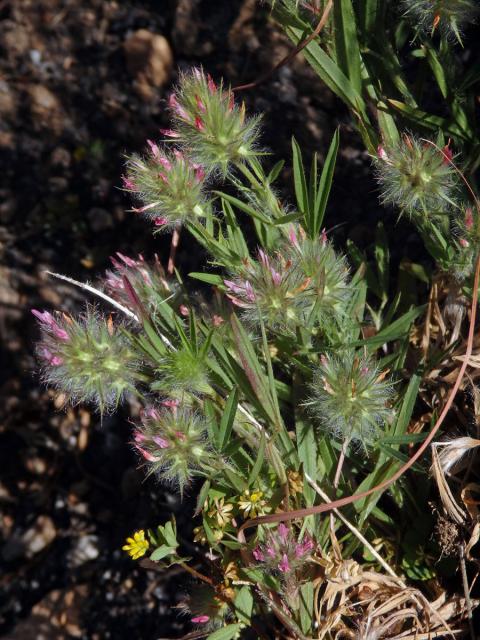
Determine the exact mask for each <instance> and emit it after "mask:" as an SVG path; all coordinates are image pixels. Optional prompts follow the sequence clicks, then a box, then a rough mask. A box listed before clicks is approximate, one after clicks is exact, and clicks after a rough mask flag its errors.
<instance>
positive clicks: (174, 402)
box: [160, 398, 180, 409]
mask: <svg viewBox="0 0 480 640" xmlns="http://www.w3.org/2000/svg"><path fill="white" fill-rule="evenodd" d="M160 404H161V405H163V406H164V407H168V408H169V409H176V408H177V407H178V406H179V405H180V400H174V399H173V398H170V399H167V400H162V402H161V403H160Z"/></svg>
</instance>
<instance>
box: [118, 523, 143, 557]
mask: <svg viewBox="0 0 480 640" xmlns="http://www.w3.org/2000/svg"><path fill="white" fill-rule="evenodd" d="M149 546H150V544H149V542H148V540H145V531H144V530H143V529H140V531H135V533H134V534H133V538H127V544H125V545H123V547H122V549H123V550H124V551H126V552H127V553H128V555H129V556H130V557H131V558H132V560H138V558H141V557H142V556H144V555H145V554H146V553H147V549H148V547H149Z"/></svg>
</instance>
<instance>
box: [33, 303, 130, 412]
mask: <svg viewBox="0 0 480 640" xmlns="http://www.w3.org/2000/svg"><path fill="white" fill-rule="evenodd" d="M32 313H33V314H34V315H35V316H36V317H37V318H38V320H39V324H40V327H41V331H42V337H41V341H40V342H39V344H38V347H37V353H38V355H39V357H40V359H41V360H42V364H43V377H44V380H45V381H46V383H47V384H48V385H49V386H52V387H54V388H56V389H58V390H60V391H62V392H64V393H66V394H67V396H68V397H69V399H70V400H71V401H72V402H74V403H77V402H88V403H92V404H95V405H97V406H98V408H99V410H100V411H101V413H104V412H107V411H111V410H113V409H115V408H116V407H117V405H118V403H119V402H120V400H122V398H123V397H124V395H125V394H126V393H127V392H130V391H134V390H135V384H136V382H137V380H138V378H139V374H138V372H137V369H138V367H139V363H138V360H137V359H136V357H135V355H134V353H133V351H132V349H131V348H130V346H129V344H128V341H127V339H126V338H125V336H124V335H123V334H122V333H121V332H120V331H119V330H118V329H117V328H115V327H114V326H113V323H112V321H111V318H109V319H108V320H106V319H104V318H102V317H100V316H98V314H96V313H95V312H94V311H93V310H92V309H91V308H88V309H87V310H86V312H85V313H84V314H83V315H82V316H81V317H80V318H70V317H69V316H66V315H64V314H62V315H59V314H58V315H56V316H55V317H54V316H52V314H50V313H49V312H48V311H43V312H40V311H37V310H36V309H34V310H33V311H32Z"/></svg>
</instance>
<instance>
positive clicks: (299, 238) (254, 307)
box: [224, 227, 350, 331]
mask: <svg viewBox="0 0 480 640" xmlns="http://www.w3.org/2000/svg"><path fill="white" fill-rule="evenodd" d="M224 285H225V287H226V289H227V296H228V297H229V298H230V299H231V300H232V302H233V303H234V304H235V305H236V306H238V307H240V309H241V310H242V316H243V318H244V319H245V320H246V322H247V323H249V324H251V325H252V326H255V324H258V320H259V315H260V317H261V318H262V320H263V322H264V323H265V326H266V327H268V328H269V329H271V330H279V331H285V330H287V331H293V330H295V328H296V327H298V326H304V325H305V324H306V323H307V322H308V321H309V320H310V319H311V315H312V313H314V319H315V321H317V322H318V323H321V322H322V320H325V319H327V318H330V317H332V316H335V315H337V314H338V315H342V313H343V305H344V302H345V301H346V300H347V299H348V297H349V295H350V289H349V285H348V268H347V265H346V261H345V258H344V257H343V256H339V255H337V254H336V253H335V251H334V250H333V248H332V246H331V244H330V243H329V242H328V241H327V240H326V238H322V239H319V240H317V241H313V240H310V239H308V238H306V237H305V234H304V233H302V232H301V231H300V230H299V229H295V228H293V227H292V229H291V232H290V239H289V241H288V242H285V243H283V244H282V245H281V247H280V248H279V250H278V251H277V252H276V253H275V254H274V255H268V254H266V253H265V252H264V251H263V250H262V249H259V250H258V258H257V260H253V259H247V260H244V261H243V263H242V265H241V266H240V268H238V269H237V271H236V273H235V275H234V276H233V275H232V277H231V278H229V279H226V280H224ZM312 324H313V323H312Z"/></svg>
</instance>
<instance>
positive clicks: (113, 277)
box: [103, 251, 178, 312]
mask: <svg viewBox="0 0 480 640" xmlns="http://www.w3.org/2000/svg"><path fill="white" fill-rule="evenodd" d="M110 260H111V261H112V265H113V268H112V269H108V270H107V271H106V272H105V278H104V280H103V286H104V288H105V290H106V292H107V293H108V295H110V296H111V297H112V298H113V299H114V300H117V301H118V302H120V304H122V305H123V306H125V307H127V308H130V309H132V300H131V296H129V295H128V293H127V291H126V289H125V280H124V278H125V277H127V278H128V281H129V282H130V284H131V285H132V288H133V289H134V291H135V293H136V294H137V296H138V298H139V299H140V301H141V302H142V304H143V306H144V307H145V308H146V309H149V310H150V311H151V312H154V311H155V310H156V309H157V307H158V305H160V304H162V303H163V302H164V301H165V300H166V299H167V298H168V299H170V298H171V297H172V296H173V295H175V293H176V292H177V291H178V286H177V285H176V284H175V283H174V282H172V281H170V280H167V275H166V274H165V271H164V269H163V267H162V265H161V264H160V261H159V260H158V257H157V256H155V260H154V262H153V264H148V263H147V262H145V260H144V259H143V256H141V255H139V256H138V258H137V259H136V260H133V259H132V258H129V257H128V256H125V255H123V254H122V253H120V252H119V251H117V253H116V255H115V257H113V256H112V257H111V258H110ZM132 311H136V310H135V309H132Z"/></svg>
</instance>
